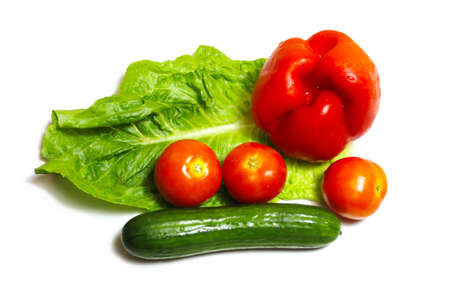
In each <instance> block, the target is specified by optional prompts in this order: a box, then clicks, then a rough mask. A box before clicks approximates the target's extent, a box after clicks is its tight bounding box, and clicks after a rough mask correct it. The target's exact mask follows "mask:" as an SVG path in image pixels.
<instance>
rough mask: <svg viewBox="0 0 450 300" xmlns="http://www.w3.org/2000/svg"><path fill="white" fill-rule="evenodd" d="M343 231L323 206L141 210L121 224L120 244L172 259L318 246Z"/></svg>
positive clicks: (142, 253) (137, 252)
mask: <svg viewBox="0 0 450 300" xmlns="http://www.w3.org/2000/svg"><path fill="white" fill-rule="evenodd" d="M339 232H340V221H339V219H338V218H337V217H336V216H335V215H334V214H333V213H331V212H330V211H327V210H324V209H322V208H319V207H315V206H308V205H300V204H254V205H240V206H228V207H214V208H211V207H210V208H185V209H167V210H161V211H157V212H150V213H146V214H142V215H139V216H137V217H135V218H133V219H131V220H130V221H129V222H128V223H127V224H126V225H125V226H124V227H123V229H122V242H123V245H124V246H125V249H126V250H127V251H128V252H129V253H131V254H132V255H134V256H137V257H141V258H145V259H169V258H179V257H184V256H191V255H196V254H202V253H209V252H216V251H223V250H232V249H252V248H318V247H323V246H326V245H327V244H329V243H331V242H332V241H334V240H335V239H336V238H337V237H338V235H339Z"/></svg>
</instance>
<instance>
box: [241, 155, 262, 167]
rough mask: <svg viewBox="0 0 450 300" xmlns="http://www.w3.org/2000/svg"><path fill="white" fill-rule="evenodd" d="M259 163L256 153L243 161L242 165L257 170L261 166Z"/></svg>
mask: <svg viewBox="0 0 450 300" xmlns="http://www.w3.org/2000/svg"><path fill="white" fill-rule="evenodd" d="M261 165H262V162H261V159H260V158H259V157H258V155H257V154H255V155H252V156H250V157H248V158H247V160H246V162H244V167H245V168H246V169H248V170H252V171H257V170H258V169H259V168H260V167H261Z"/></svg>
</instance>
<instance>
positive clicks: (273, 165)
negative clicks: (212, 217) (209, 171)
mask: <svg viewBox="0 0 450 300" xmlns="http://www.w3.org/2000/svg"><path fill="white" fill-rule="evenodd" d="M222 171H223V180H224V183H225V186H226V188H227V190H228V193H229V194H230V195H231V197H233V198H234V199H235V200H237V201H239V202H241V203H262V202H267V201H269V200H271V199H273V198H275V197H276V196H277V195H278V194H279V193H280V192H281V191H282V189H283V187H284V184H285V182H286V174H287V171H286V163H285V162H284V159H283V157H282V156H281V154H280V153H278V152H277V151H276V150H275V149H273V148H271V147H269V146H266V145H262V144H259V143H255V142H248V143H244V144H241V145H239V146H237V147H236V148H234V149H233V150H232V151H231V152H230V153H229V154H228V156H227V157H226V158H225V161H224V162H223V166H222Z"/></svg>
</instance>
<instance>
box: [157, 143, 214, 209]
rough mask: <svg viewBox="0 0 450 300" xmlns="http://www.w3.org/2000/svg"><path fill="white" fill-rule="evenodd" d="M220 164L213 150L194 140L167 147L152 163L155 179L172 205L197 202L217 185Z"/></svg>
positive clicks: (190, 204)
mask: <svg viewBox="0 0 450 300" xmlns="http://www.w3.org/2000/svg"><path fill="white" fill-rule="evenodd" d="M221 181H222V168H221V166H220V163H219V160H218V159H217V156H216V154H215V153H214V151H213V150H212V149H211V148H209V147H208V146H207V145H206V144H204V143H202V142H199V141H196V140H180V141H177V142H175V143H172V144H171V145H170V146H169V147H167V148H166V149H165V150H164V152H163V153H162V154H161V156H160V157H159V159H158V162H157V163H156V166H155V183H156V186H157V188H158V190H159V192H160V193H161V194H162V195H163V197H164V199H166V200H167V201H169V202H170V203H172V204H174V205H176V206H184V207H190V206H197V205H200V204H202V203H203V202H205V201H206V200H207V199H209V198H211V197H212V196H214V194H215V193H217V191H218V190H219V188H220V184H221Z"/></svg>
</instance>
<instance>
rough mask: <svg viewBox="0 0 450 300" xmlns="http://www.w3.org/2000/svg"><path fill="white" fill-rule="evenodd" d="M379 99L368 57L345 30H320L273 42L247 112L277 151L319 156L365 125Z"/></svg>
mask: <svg viewBox="0 0 450 300" xmlns="http://www.w3.org/2000/svg"><path fill="white" fill-rule="evenodd" d="M379 101H380V81H379V77H378V72H377V69H376V67H375V64H374V63H373V62H372V60H371V59H370V58H369V56H367V54H366V53H365V52H364V51H363V50H362V49H361V48H360V47H359V46H358V45H357V44H356V43H355V42H354V41H353V40H352V39H350V38H349V37H348V36H347V35H345V34H343V33H341V32H337V31H321V32H319V33H316V34H315V35H313V36H312V37H311V38H309V39H308V40H303V39H301V38H291V39H289V40H286V41H284V42H282V43H280V44H279V46H278V48H276V49H275V51H274V52H273V53H272V55H271V56H270V58H269V59H268V60H267V62H266V63H265V65H264V67H263V69H262V71H261V74H260V76H259V79H258V81H257V83H256V86H255V89H254V92H253V99H252V116H253V119H254V121H255V122H256V124H257V125H258V126H259V127H260V128H262V129H263V130H265V131H267V132H268V133H269V135H270V138H271V140H272V142H273V144H274V145H275V146H276V147H277V148H278V149H280V150H281V151H282V152H284V153H286V154H288V155H289V156H292V157H295V158H300V159H304V160H308V161H322V160H329V159H331V158H333V157H334V156H336V155H337V154H339V153H340V152H341V151H342V150H343V149H344V148H345V146H346V145H347V143H349V142H351V141H353V140H355V139H357V138H358V137H360V136H361V135H362V134H364V133H365V132H366V131H367V130H368V129H369V127H370V126H371V125H372V122H373V120H374V118H375V116H376V114H377V112H378V106H379Z"/></svg>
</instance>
